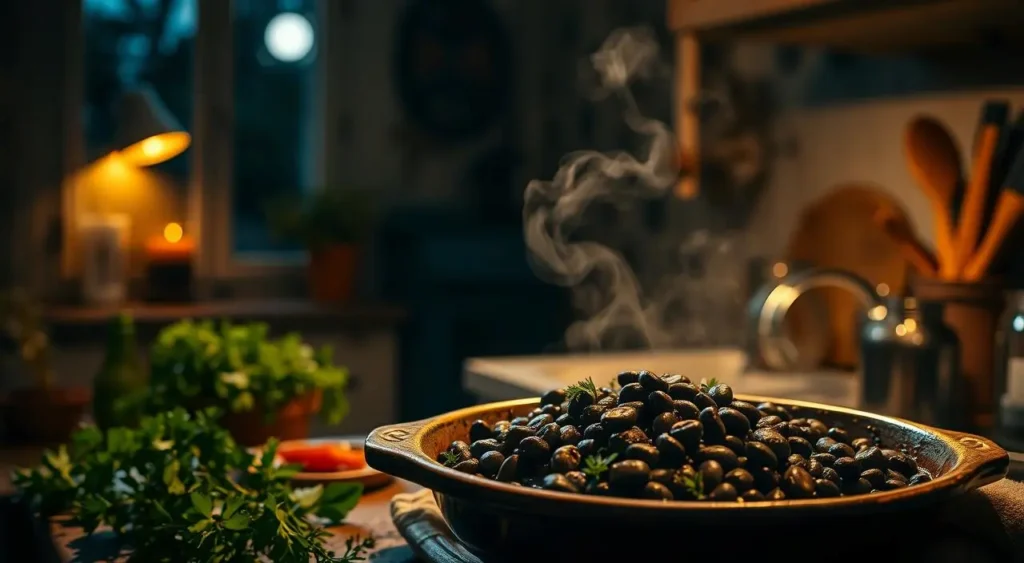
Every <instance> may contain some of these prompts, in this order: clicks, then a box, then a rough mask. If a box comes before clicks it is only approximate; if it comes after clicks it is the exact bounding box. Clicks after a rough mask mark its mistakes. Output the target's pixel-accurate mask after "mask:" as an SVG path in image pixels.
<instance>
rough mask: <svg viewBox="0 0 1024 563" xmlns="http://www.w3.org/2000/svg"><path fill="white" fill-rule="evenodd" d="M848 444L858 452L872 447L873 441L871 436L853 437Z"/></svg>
mask: <svg viewBox="0 0 1024 563" xmlns="http://www.w3.org/2000/svg"><path fill="white" fill-rule="evenodd" d="M850 445H851V446H853V449H855V450H857V451H858V452H860V451H861V450H866V449H868V448H870V447H873V446H874V445H875V442H874V440H872V439H871V438H854V439H853V441H852V442H850Z"/></svg>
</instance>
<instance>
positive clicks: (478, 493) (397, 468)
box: [365, 394, 1009, 515]
mask: <svg viewBox="0 0 1024 563" xmlns="http://www.w3.org/2000/svg"><path fill="white" fill-rule="evenodd" d="M539 400H540V399H539V398H537V397H534V398H527V399H516V400H512V401H501V402H495V403H486V404H482V405H476V406H472V407H467V408H463V409H459V410H455V411H451V412H448V413H445V414H441V415H438V416H435V417H432V418H429V419H425V420H421V421H416V422H410V423H404V424H396V425H390V426H383V427H380V428H377V429H375V430H374V431H373V432H371V433H370V434H369V435H368V436H367V438H366V445H365V451H366V460H367V463H368V464H369V465H371V466H373V467H375V468H377V469H379V470H381V471H384V472H386V473H391V474H394V475H395V476H397V477H400V478H403V479H407V480H409V481H412V482H414V483H417V484H420V485H422V486H424V487H427V488H430V489H432V490H434V491H435V493H440V494H451V495H453V496H457V495H460V494H465V495H471V496H472V498H473V500H474V501H477V502H483V503H498V504H504V505H510V504H517V505H523V504H524V503H525V504H529V505H534V506H537V507H539V508H541V509H543V508H544V507H548V508H551V506H552V504H551V503H555V504H557V505H558V506H559V510H562V511H563V512H564V510H565V509H566V507H569V506H572V507H576V508H577V509H579V510H581V511H582V512H583V513H590V515H594V513H595V511H599V512H604V511H605V510H612V511H617V510H630V511H635V510H638V509H643V510H644V511H645V512H650V513H651V514H666V513H677V512H680V511H699V512H701V513H705V514H709V515H710V514H714V513H719V514H723V513H735V512H736V510H737V509H742V510H743V511H744V512H747V513H758V514H763V513H765V512H777V511H779V510H780V509H785V511H786V512H788V513H792V512H794V511H796V510H797V509H799V511H800V512H804V511H817V510H825V509H827V510H830V511H831V510H835V509H837V508H847V509H851V510H856V509H865V508H868V509H870V510H876V509H880V508H885V507H889V506H893V505H902V504H903V503H904V502H913V501H914V500H922V499H923V498H924V497H928V496H930V495H929V493H936V492H940V491H949V490H969V489H974V488H977V487H980V486H983V485H986V484H989V483H992V482H995V481H998V480H999V479H1001V478H1003V477H1004V476H1005V475H1006V471H1007V469H1008V467H1009V455H1008V454H1007V453H1006V451H1004V450H1003V449H1002V448H1000V447H999V446H998V445H996V444H995V443H994V442H992V441H990V440H988V439H987V438H983V437H981V436H975V435H972V434H967V433H963V432H955V431H950V430H939V429H936V428H932V427H930V426H926V425H923V424H917V423H913V422H910V421H907V420H903V419H900V418H894V417H888V416H883V415H878V414H873V413H867V412H863V411H859V410H856V409H851V408H846V407H839V406H832V405H825V404H821V403H813V402H808V401H796V400H789V399H780V398H774V397H762V396H758V395H744V394H740V395H736V400H742V401H746V402H749V403H753V404H757V403H762V402H773V403H777V404H781V405H785V406H794V407H799V408H802V409H811V410H824V411H828V412H834V413H840V414H844V415H847V416H851V417H856V418H860V419H862V420H865V421H871V422H876V423H883V424H886V425H891V426H896V427H899V428H901V429H903V430H905V431H908V432H914V433H925V434H928V435H930V436H931V437H932V438H933V439H937V440H939V441H940V442H942V443H943V444H944V445H945V446H946V447H947V448H949V449H950V450H951V451H952V453H953V461H954V463H953V465H952V467H950V469H949V471H947V472H946V473H945V474H943V475H940V476H937V477H935V478H933V479H932V480H931V481H928V482H926V483H921V484H918V485H914V486H912V487H903V488H900V489H894V490H889V491H883V492H879V493H872V494H866V495H856V496H842V497H835V498H829V499H785V500H765V501H754V502H743V503H738V502H734V501H706V500H702V501H691V500H673V501H658V500H646V499H632V498H624V497H612V496H608V497H605V496H597V495H581V494H573V493H563V492H558V491H546V490H542V489H534V488H531V487H522V486H516V485H511V484H508V483H503V482H500V481H495V480H491V479H485V478H483V477H480V476H478V475H468V474H466V473H462V472H460V471H456V470H454V469H452V468H449V467H445V466H443V465H441V464H440V463H438V462H437V461H436V460H435V459H433V458H432V457H430V456H429V455H427V454H426V453H425V452H424V450H423V444H424V438H425V437H426V436H427V435H428V434H430V433H431V432H433V431H435V430H437V429H439V428H441V427H443V426H445V425H446V424H449V423H450V422H452V421H456V420H472V419H475V418H480V417H481V415H483V414H485V413H489V412H493V411H504V410H511V409H517V408H522V407H526V406H530V405H535V404H538V403H539Z"/></svg>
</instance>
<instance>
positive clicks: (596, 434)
mask: <svg viewBox="0 0 1024 563" xmlns="http://www.w3.org/2000/svg"><path fill="white" fill-rule="evenodd" d="M583 439H585V440H593V441H594V443H595V444H597V445H598V446H603V445H605V443H607V442H608V430H607V429H606V428H605V427H604V425H603V424H591V425H590V426H588V427H586V428H585V429H583Z"/></svg>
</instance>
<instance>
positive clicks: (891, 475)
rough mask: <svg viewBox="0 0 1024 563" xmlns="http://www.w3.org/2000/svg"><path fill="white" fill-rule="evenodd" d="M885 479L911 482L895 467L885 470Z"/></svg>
mask: <svg viewBox="0 0 1024 563" xmlns="http://www.w3.org/2000/svg"><path fill="white" fill-rule="evenodd" d="M885 480H886V481H903V482H904V483H907V482H909V479H907V478H906V477H904V476H903V474H902V473H900V472H899V471H895V470H893V469H886V470H885Z"/></svg>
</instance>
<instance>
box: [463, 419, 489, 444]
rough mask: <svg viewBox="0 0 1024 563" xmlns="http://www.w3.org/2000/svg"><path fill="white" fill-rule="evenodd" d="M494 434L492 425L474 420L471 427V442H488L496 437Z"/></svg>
mask: <svg viewBox="0 0 1024 563" xmlns="http://www.w3.org/2000/svg"><path fill="white" fill-rule="evenodd" d="M492 432H493V430H492V429H491V425H490V424H487V422H485V421H483V420H474V421H473V424H472V425H470V427H469V441H470V442H476V441H478V440H486V439H487V438H490V437H492V436H493V435H494V434H493V433H492Z"/></svg>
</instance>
